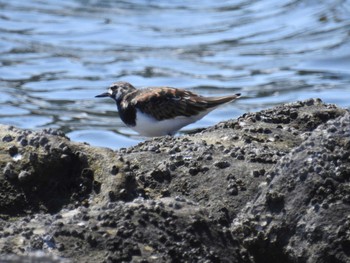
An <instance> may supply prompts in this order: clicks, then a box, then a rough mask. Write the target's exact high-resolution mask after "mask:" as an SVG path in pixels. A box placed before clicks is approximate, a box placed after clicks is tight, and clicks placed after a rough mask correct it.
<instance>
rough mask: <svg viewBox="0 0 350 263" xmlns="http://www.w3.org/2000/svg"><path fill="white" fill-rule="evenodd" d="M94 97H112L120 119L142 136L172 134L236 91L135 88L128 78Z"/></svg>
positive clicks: (196, 119) (236, 96)
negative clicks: (213, 93)
mask: <svg viewBox="0 0 350 263" xmlns="http://www.w3.org/2000/svg"><path fill="white" fill-rule="evenodd" d="M96 97H97V98H103V97H110V98H112V99H113V100H114V101H115V102H116V104H117V107H118V111H119V116H120V118H121V120H122V121H123V122H124V123H125V124H126V125H127V126H128V127H130V128H131V129H133V130H135V131H136V132H138V133H139V134H140V135H142V136H147V137H154V136H163V135H174V134H175V133H176V132H177V131H178V130H180V129H181V128H182V127H184V126H186V125H188V124H190V123H193V122H196V121H198V120H200V119H201V118H203V117H204V116H205V115H207V114H208V113H209V112H211V111H212V110H214V109H215V108H217V107H218V106H220V105H222V104H225V103H228V102H231V101H234V100H235V99H237V98H239V97H240V94H239V93H238V94H234V95H228V96H222V97H203V96H200V95H197V94H195V93H193V92H191V91H188V90H184V89H177V88H171V87H151V88H146V89H136V88H135V87H134V86H132V85H131V84H130V83H128V82H124V81H119V82H116V83H113V84H112V85H111V86H110V87H109V88H108V91H107V92H105V93H102V94H100V95H97V96H96Z"/></svg>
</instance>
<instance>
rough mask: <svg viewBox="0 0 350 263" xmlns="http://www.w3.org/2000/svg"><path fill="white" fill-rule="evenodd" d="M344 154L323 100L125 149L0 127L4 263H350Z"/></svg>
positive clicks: (347, 125) (342, 129) (349, 137)
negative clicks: (95, 145)
mask: <svg viewBox="0 0 350 263" xmlns="http://www.w3.org/2000/svg"><path fill="white" fill-rule="evenodd" d="M349 156H350V114H349V112H348V111H346V110H344V109H340V108H337V107H336V106H334V105H325V104H323V103H322V102H321V101H320V100H316V99H315V100H314V99H312V100H308V101H304V102H296V103H291V104H286V105H281V106H278V107H275V108H272V109H269V110H264V111H261V112H257V113H248V114H245V115H243V116H242V117H240V118H239V119H238V120H230V121H227V122H222V123H219V124H218V125H216V126H214V127H211V128H208V129H205V130H203V131H201V132H198V133H195V134H191V135H183V136H180V137H168V136H166V137H160V138H155V139H151V140H148V141H145V142H143V143H140V144H138V145H137V146H134V147H131V148H127V149H120V150H118V151H112V150H109V149H104V148H95V147H90V146H88V145H85V144H82V143H75V142H71V141H70V140H69V139H68V138H67V137H66V136H65V135H64V134H61V133H60V132H57V131H53V130H44V131H41V132H32V131H28V130H21V129H17V128H14V127H9V126H0V165H1V167H0V253H1V255H0V258H2V260H3V262H26V261H25V260H26V259H27V260H28V258H30V259H33V258H34V259H36V260H37V262H67V261H68V262H349V261H350V230H349V227H350V207H349V205H350V183H349V178H350V157H349ZM38 252H39V253H38ZM45 259H46V261H45ZM40 260H41V261H40ZM30 262H35V261H30Z"/></svg>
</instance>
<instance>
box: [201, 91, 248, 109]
mask: <svg viewBox="0 0 350 263" xmlns="http://www.w3.org/2000/svg"><path fill="white" fill-rule="evenodd" d="M240 96H241V94H240V93H237V94H234V95H229V96H222V97H206V98H205V100H206V102H207V107H208V108H212V107H217V106H219V105H221V104H225V103H228V102H231V101H234V100H236V99H238V98H239V97H240Z"/></svg>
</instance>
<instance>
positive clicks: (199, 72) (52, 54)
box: [0, 0, 350, 149]
mask: <svg viewBox="0 0 350 263" xmlns="http://www.w3.org/2000/svg"><path fill="white" fill-rule="evenodd" d="M169 2H170V3H169ZM0 10H1V11H0V63H1V67H0V85H1V88H0V123H2V124H11V125H15V126H18V127H22V128H30V129H42V128H49V127H51V128H59V129H61V130H63V131H64V132H66V133H67V134H68V136H70V137H71V139H72V140H76V141H86V142H88V143H90V144H91V145H96V146H106V147H111V148H114V149H116V148H120V147H127V146H130V145H135V144H137V143H138V142H139V141H142V140H143V139H144V138H141V137H139V136H138V135H136V133H134V132H133V131H132V130H130V129H128V128H127V127H125V126H124V124H123V123H122V122H121V121H120V119H119V118H118V114H117V112H116V107H115V105H114V103H113V101H112V100H107V99H95V98H94V96H95V95H97V94H100V93H102V92H105V90H106V88H107V87H108V86H109V85H110V84H111V83H112V82H115V81H118V80H123V81H129V82H131V83H132V84H133V85H135V86H137V87H143V86H160V85H168V86H174V87H181V88H187V89H190V90H193V91H194V92H198V93H200V94H203V95H218V96H219V95H225V94H231V93H237V92H240V93H242V94H243V95H244V97H243V98H242V99H240V100H238V101H237V102H234V103H231V104H228V105H225V106H223V107H221V108H219V109H217V110H215V111H213V112H212V113H210V114H209V115H208V116H207V117H205V118H204V119H202V120H201V121H199V122H197V123H195V124H192V125H189V126H187V127H186V128H184V129H183V131H182V132H188V131H191V130H193V129H196V128H198V127H206V126H210V125H213V124H215V123H217V122H219V121H223V120H226V119H229V118H236V117H238V116H240V115H241V114H243V113H244V112H247V111H258V110H261V109H264V108H267V107H271V106H274V105H278V104H281V103H285V102H292V101H296V100H303V99H307V98H311V97H318V98H321V99H322V100H323V101H325V102H327V103H335V104H337V105H338V106H340V107H344V108H349V107H350V2H349V1H344V0H333V1H319V0H317V1H316V0H304V1H302V0H289V1H288V0H282V1H281V0H265V1H257V0H256V1H252V0H251V1H216V0H206V1H180V0H178V1H152V0H148V1H147V0H132V1H107V0H104V1H98V0H95V1H92V0H91V1H85V0H84V1H83V0H80V1H79V0H75V1H74V0H65V1H54V0H51V1H43V0H36V1H35V0H30V1H22V0H11V1H2V0H0Z"/></svg>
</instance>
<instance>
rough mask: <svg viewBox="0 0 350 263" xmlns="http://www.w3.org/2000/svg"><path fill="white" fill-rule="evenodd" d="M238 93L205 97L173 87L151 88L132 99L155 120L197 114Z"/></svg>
mask: <svg viewBox="0 0 350 263" xmlns="http://www.w3.org/2000/svg"><path fill="white" fill-rule="evenodd" d="M237 97H239V96H238V95H233V96H226V97H218V98H215V97H213V98H206V97H202V96H199V95H196V94H194V93H192V92H190V91H187V90H183V89H175V88H168V87H162V88H152V89H147V90H142V91H141V92H138V94H137V96H135V97H134V98H133V100H132V104H134V105H135V106H136V107H137V108H138V109H140V111H142V112H143V113H146V114H150V115H152V116H153V117H154V118H156V119H157V120H164V119H172V118H175V117H178V116H186V117H189V116H192V115H197V114H199V113H200V112H202V111H205V110H207V109H209V108H213V107H216V106H219V105H220V104H223V103H226V102H229V101H232V100H234V99H236V98H237Z"/></svg>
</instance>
